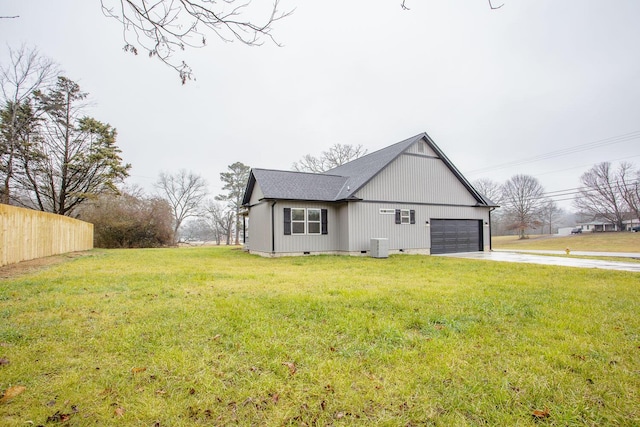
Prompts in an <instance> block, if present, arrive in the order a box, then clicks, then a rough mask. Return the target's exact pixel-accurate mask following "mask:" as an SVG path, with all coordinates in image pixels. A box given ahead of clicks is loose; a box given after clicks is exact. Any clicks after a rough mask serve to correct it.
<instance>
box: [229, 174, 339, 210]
mask: <svg viewBox="0 0 640 427" xmlns="http://www.w3.org/2000/svg"><path fill="white" fill-rule="evenodd" d="M347 179H348V178H347V177H344V176H338V175H329V174H317V173H307V172H292V171H280V170H270V169H252V170H251V174H250V175H249V182H248V183H247V189H246V191H245V193H244V199H243V201H242V204H243V205H247V204H248V203H249V201H250V198H251V193H252V192H253V188H254V186H255V183H256V181H257V182H259V183H260V189H261V190H262V194H263V197H264V198H265V199H281V200H306V201H317V202H332V201H335V200H336V198H335V197H336V194H339V193H340V190H341V188H342V187H343V186H344V184H345V182H346V181H347Z"/></svg>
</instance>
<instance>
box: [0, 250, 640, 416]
mask: <svg viewBox="0 0 640 427" xmlns="http://www.w3.org/2000/svg"><path fill="white" fill-rule="evenodd" d="M639 291H640V275H638V274H636V273H627V272H615V271H605V270H592V269H588V270H587V269H584V270H582V269H573V268H561V267H552V266H537V265H527V264H507V263H492V262H486V261H484V262H483V261H472V260H460V259H450V258H443V257H426V256H406V255H405V256H392V257H390V258H389V259H386V260H380V259H372V258H356V257H337V256H318V257H300V258H281V259H263V258H258V257H254V256H251V255H248V254H246V253H244V252H241V251H240V250H237V249H230V248H193V249H158V250H155V249H154V250H110V251H93V252H91V253H90V255H89V256H86V257H80V258H75V259H72V260H69V261H67V262H64V263H62V264H58V265H55V266H49V267H46V269H43V270H41V271H37V272H30V273H28V274H24V275H21V276H17V277H13V278H4V279H0V393H2V391H4V394H5V396H4V397H3V398H0V425H2V426H21V427H23V426H25V425H35V426H37V425H57V424H62V423H64V425H67V426H84V425H99V426H110V425H113V426H123V425H131V426H162V427H165V426H192V425H207V426H211V425H247V426H248V425H295V426H298V425H307V426H311V425H335V426H339V425H388V426H417V425H438V426H455V425H491V426H540V425H550V426H567V425H568V426H573V425H576V426H583V425H587V426H596V425H598V426H600V425H639V424H640V405H639V402H640V316H638V313H639V312H640V292H639Z"/></svg>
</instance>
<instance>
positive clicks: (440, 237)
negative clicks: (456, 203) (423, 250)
mask: <svg viewBox="0 0 640 427" xmlns="http://www.w3.org/2000/svg"><path fill="white" fill-rule="evenodd" d="M481 250H482V221H480V220H475V219H433V220H431V253H432V254H450V253H455V252H476V251H481Z"/></svg>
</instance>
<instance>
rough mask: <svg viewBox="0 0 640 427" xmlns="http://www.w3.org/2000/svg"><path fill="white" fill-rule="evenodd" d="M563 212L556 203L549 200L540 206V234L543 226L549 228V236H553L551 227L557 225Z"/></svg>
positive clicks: (542, 231)
mask: <svg viewBox="0 0 640 427" xmlns="http://www.w3.org/2000/svg"><path fill="white" fill-rule="evenodd" d="M564 214H565V212H564V210H563V209H562V208H560V207H559V206H558V204H557V203H556V202H554V201H553V200H551V199H547V200H546V201H545V202H544V205H543V206H542V222H543V225H542V229H541V230H540V234H542V233H544V225H545V224H546V225H548V226H549V234H553V227H554V226H555V225H557V223H558V221H559V220H560V219H561V218H562V217H563V216H564Z"/></svg>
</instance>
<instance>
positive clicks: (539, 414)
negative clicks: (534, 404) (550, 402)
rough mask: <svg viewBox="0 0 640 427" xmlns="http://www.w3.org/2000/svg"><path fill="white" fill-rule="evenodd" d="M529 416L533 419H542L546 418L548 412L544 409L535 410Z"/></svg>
mask: <svg viewBox="0 0 640 427" xmlns="http://www.w3.org/2000/svg"><path fill="white" fill-rule="evenodd" d="M531 415H533V417H534V418H538V419H542V418H547V417H548V416H549V415H550V414H549V410H548V409H546V408H545V409H544V410H543V411H540V410H538V409H536V410H535V411H533V412H532V413H531Z"/></svg>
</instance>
